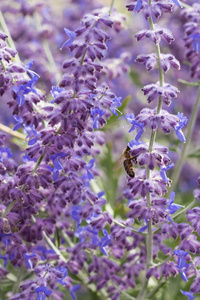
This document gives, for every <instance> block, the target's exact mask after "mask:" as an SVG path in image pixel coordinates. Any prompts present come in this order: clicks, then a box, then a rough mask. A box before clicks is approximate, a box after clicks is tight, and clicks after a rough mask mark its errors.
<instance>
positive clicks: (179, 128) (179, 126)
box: [174, 113, 188, 143]
mask: <svg viewBox="0 0 200 300" xmlns="http://www.w3.org/2000/svg"><path fill="white" fill-rule="evenodd" d="M177 116H178V118H179V119H180V121H179V123H178V124H177V125H176V126H175V128H174V129H175V133H176V135H177V137H178V138H179V140H180V141H181V142H183V143H185V142H186V140H185V136H184V134H183V132H182V128H183V127H185V125H186V124H187V121H188V119H187V118H186V117H184V116H183V113H178V115H177Z"/></svg>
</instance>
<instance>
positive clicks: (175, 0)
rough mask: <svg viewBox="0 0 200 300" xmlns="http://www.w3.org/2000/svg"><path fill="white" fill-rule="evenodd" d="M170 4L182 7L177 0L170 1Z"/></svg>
mask: <svg viewBox="0 0 200 300" xmlns="http://www.w3.org/2000/svg"><path fill="white" fill-rule="evenodd" d="M172 2H174V4H176V5H177V6H180V7H182V5H181V4H180V2H179V0H172Z"/></svg>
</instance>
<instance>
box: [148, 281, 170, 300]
mask: <svg viewBox="0 0 200 300" xmlns="http://www.w3.org/2000/svg"><path fill="white" fill-rule="evenodd" d="M165 283H166V280H164V279H162V280H161V281H160V282H159V284H158V285H157V286H156V287H155V288H154V289H153V290H152V291H151V292H150V293H148V294H147V296H146V298H148V299H154V298H153V296H154V295H155V294H156V293H157V292H158V290H159V289H160V288H161V287H162V286H163V285H164V284H165Z"/></svg>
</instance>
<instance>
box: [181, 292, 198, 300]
mask: <svg viewBox="0 0 200 300" xmlns="http://www.w3.org/2000/svg"><path fill="white" fill-rule="evenodd" d="M180 291H181V293H182V294H183V295H185V296H187V297H188V300H193V299H194V298H196V297H197V296H193V293H191V292H187V291H182V290H180Z"/></svg>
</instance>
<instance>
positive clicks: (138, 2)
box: [134, 0, 142, 11]
mask: <svg viewBox="0 0 200 300" xmlns="http://www.w3.org/2000/svg"><path fill="white" fill-rule="evenodd" d="M141 7H142V0H137V3H136V6H135V8H134V10H135V11H139V10H140V8H141Z"/></svg>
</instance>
